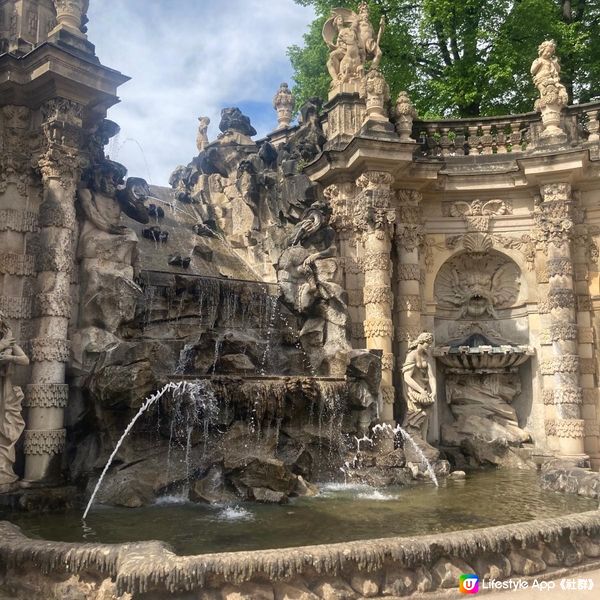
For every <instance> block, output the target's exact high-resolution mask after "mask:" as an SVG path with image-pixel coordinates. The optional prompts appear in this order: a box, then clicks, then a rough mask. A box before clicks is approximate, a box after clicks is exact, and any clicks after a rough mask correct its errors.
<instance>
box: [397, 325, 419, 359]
mask: <svg viewBox="0 0 600 600" xmlns="http://www.w3.org/2000/svg"><path fill="white" fill-rule="evenodd" d="M421 332H422V329H421V328H420V327H403V326H399V327H397V328H396V339H397V340H398V341H399V342H412V341H413V340H416V339H417V338H418V337H419V335H420V334H421ZM399 362H403V361H402V360H400V359H399Z"/></svg>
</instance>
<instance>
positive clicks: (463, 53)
mask: <svg viewBox="0 0 600 600" xmlns="http://www.w3.org/2000/svg"><path fill="white" fill-rule="evenodd" d="M295 2H297V3H298V4H301V5H304V6H312V7H313V8H314V9H315V13H316V19H315V20H314V21H313V23H312V24H311V26H310V29H309V31H308V33H306V35H305V36H304V41H305V44H304V46H303V47H299V46H292V47H290V48H289V51H288V52H289V56H290V59H291V62H292V66H293V67H294V70H295V75H294V78H295V87H294V92H295V94H296V97H297V99H298V100H299V101H300V102H302V101H303V100H305V99H306V98H308V97H310V96H320V97H322V98H324V99H326V98H327V91H328V88H329V83H330V81H329V76H328V73H327V69H326V67H325V63H326V62H327V57H328V50H327V48H326V46H325V43H324V42H323V40H322V37H321V30H322V28H323V24H324V23H325V21H326V20H327V19H328V18H329V16H330V15H331V10H332V9H333V8H336V7H338V6H339V7H347V8H350V9H352V10H356V9H357V6H358V4H359V2H358V1H352V0H295ZM370 7H371V20H372V22H373V24H374V25H375V24H377V23H378V22H379V19H380V17H381V16H384V17H385V19H386V22H387V26H386V31H385V34H384V36H383V40H382V43H381V47H382V51H383V60H382V63H381V69H382V71H383V72H384V74H385V76H386V79H387V81H388V83H389V84H390V87H391V89H392V93H393V95H396V94H397V93H398V92H399V91H401V90H408V91H409V93H410V94H411V98H412V99H413V102H414V103H415V105H416V107H417V109H418V111H419V114H420V115H421V116H424V117H440V116H454V117H457V116H461V117H469V116H477V115H498V114H507V113H519V112H528V111H531V110H532V107H533V103H534V100H535V98H536V96H537V92H536V90H535V88H534V86H533V84H532V82H531V76H530V74H529V69H530V66H531V63H532V61H533V60H534V59H535V58H536V57H537V48H538V45H539V44H540V43H541V42H542V41H543V40H545V39H554V40H556V42H557V46H558V50H557V53H558V55H559V56H560V59H561V65H562V81H563V83H564V84H565V86H566V88H567V91H568V92H569V98H570V101H571V102H587V101H589V100H590V99H592V98H594V97H598V95H599V94H600V0H371V2H370Z"/></svg>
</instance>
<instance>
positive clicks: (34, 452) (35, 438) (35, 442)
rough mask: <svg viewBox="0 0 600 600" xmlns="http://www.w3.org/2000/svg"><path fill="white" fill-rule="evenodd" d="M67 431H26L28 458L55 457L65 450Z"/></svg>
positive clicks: (25, 445) (25, 449)
mask: <svg viewBox="0 0 600 600" xmlns="http://www.w3.org/2000/svg"><path fill="white" fill-rule="evenodd" d="M66 439H67V432H66V430H65V429H40V430H37V429H27V430H25V441H24V452H25V454H26V455H28V456H45V455H49V456H55V455H58V454H60V453H61V452H62V451H63V450H64V449H65V441H66Z"/></svg>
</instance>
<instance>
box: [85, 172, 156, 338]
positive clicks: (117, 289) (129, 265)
mask: <svg viewBox="0 0 600 600" xmlns="http://www.w3.org/2000/svg"><path fill="white" fill-rule="evenodd" d="M126 172H127V170H126V169H125V167H124V166H123V165H121V164H119V163H115V162H113V161H110V160H104V161H103V162H101V163H100V164H99V165H97V166H96V167H95V168H92V169H90V170H89V171H88V173H87V175H86V176H85V177H84V181H85V185H83V186H81V187H80V188H79V190H78V192H77V196H78V199H79V205H80V207H81V210H82V213H83V216H84V221H83V224H82V226H81V230H80V234H79V243H78V250H77V255H78V258H79V259H80V261H81V290H82V291H81V294H82V301H83V303H84V305H85V306H86V310H85V311H83V312H82V316H81V322H80V326H82V327H87V326H91V325H94V326H98V325H100V324H101V325H102V328H103V329H106V330H107V331H110V332H111V333H114V332H115V331H116V329H117V328H118V326H119V324H120V323H121V322H122V320H123V319H125V320H127V319H128V318H130V317H132V316H133V310H134V305H135V302H134V298H135V297H137V296H138V295H139V293H140V290H139V289H138V287H137V285H136V284H135V283H134V276H135V270H136V263H137V243H138V237H137V235H136V233H135V232H134V231H133V230H132V229H130V228H129V227H126V226H124V225H122V224H121V213H125V214H126V215H127V216H128V217H130V218H132V219H134V220H136V221H138V222H140V223H148V222H149V220H150V216H149V214H148V210H147V208H146V206H145V205H144V200H145V198H146V197H147V196H148V195H149V193H150V192H149V190H148V185H147V184H146V182H145V181H144V180H143V179H139V178H137V177H130V178H129V179H128V180H127V183H126V184H125V185H123V178H124V177H125V174H126ZM101 291H102V293H100V292H101ZM108 298H112V299H113V302H108V301H107V299H108ZM128 298H129V299H130V300H131V301H130V302H127V299H128Z"/></svg>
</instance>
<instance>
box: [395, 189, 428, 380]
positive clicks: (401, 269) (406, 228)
mask: <svg viewBox="0 0 600 600" xmlns="http://www.w3.org/2000/svg"><path fill="white" fill-rule="evenodd" d="M421 199H422V197H421V194H420V193H419V192H417V191H415V190H398V223H397V225H396V236H395V242H396V244H395V245H396V252H397V257H398V261H397V265H396V269H395V276H396V280H397V283H396V286H395V291H396V295H395V297H396V307H395V313H396V327H397V329H396V343H397V352H396V356H397V359H398V367H399V368H401V367H402V365H403V364H404V359H405V357H406V351H407V349H408V344H409V342H410V341H412V340H414V339H416V338H417V337H418V336H419V334H420V333H421V304H422V300H421V267H420V261H419V245H420V244H421V242H422V241H423V236H424V233H423V223H422V215H421V206H420V204H421Z"/></svg>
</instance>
